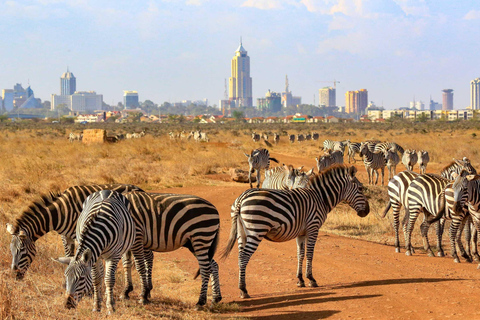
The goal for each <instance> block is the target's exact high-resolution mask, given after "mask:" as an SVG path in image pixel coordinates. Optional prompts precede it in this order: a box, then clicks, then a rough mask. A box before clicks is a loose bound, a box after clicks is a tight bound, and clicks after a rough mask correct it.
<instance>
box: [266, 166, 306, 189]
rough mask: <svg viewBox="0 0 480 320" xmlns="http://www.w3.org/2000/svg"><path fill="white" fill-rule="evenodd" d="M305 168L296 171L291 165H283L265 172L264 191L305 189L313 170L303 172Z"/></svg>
mask: <svg viewBox="0 0 480 320" xmlns="http://www.w3.org/2000/svg"><path fill="white" fill-rule="evenodd" d="M302 168H303V166H302V167H300V168H296V169H294V168H293V166H291V165H288V166H286V165H283V166H279V167H275V168H273V169H270V170H265V179H264V180H263V183H262V188H263V189H281V190H288V189H292V188H294V187H297V188H304V187H306V186H307V183H308V180H309V178H310V176H311V175H312V174H313V168H312V169H311V170H310V171H308V172H306V173H305V172H302V171H301V170H302Z"/></svg>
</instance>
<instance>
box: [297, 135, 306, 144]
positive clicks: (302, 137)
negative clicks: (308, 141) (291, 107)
mask: <svg viewBox="0 0 480 320" xmlns="http://www.w3.org/2000/svg"><path fill="white" fill-rule="evenodd" d="M303 141H305V136H304V135H303V133H299V134H297V142H303Z"/></svg>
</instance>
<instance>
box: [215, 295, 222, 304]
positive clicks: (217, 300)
mask: <svg viewBox="0 0 480 320" xmlns="http://www.w3.org/2000/svg"><path fill="white" fill-rule="evenodd" d="M220 301H222V296H217V297H213V303H219V302H220Z"/></svg>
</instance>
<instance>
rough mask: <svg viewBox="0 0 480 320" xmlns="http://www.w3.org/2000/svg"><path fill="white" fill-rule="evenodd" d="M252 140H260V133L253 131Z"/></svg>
mask: <svg viewBox="0 0 480 320" xmlns="http://www.w3.org/2000/svg"><path fill="white" fill-rule="evenodd" d="M252 140H253V142H258V141H260V135H259V134H258V133H255V132H252Z"/></svg>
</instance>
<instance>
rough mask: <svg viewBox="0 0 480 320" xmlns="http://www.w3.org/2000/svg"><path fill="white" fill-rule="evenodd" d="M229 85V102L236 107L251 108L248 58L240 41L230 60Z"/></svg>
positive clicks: (250, 81)
mask: <svg viewBox="0 0 480 320" xmlns="http://www.w3.org/2000/svg"><path fill="white" fill-rule="evenodd" d="M229 83H230V86H229V95H228V98H229V100H230V101H234V102H235V106H236V107H240V106H242V107H251V106H252V101H253V99H252V78H251V77H250V57H249V56H248V55H247V51H246V50H245V49H244V48H243V46H242V42H241V41H240V46H239V47H238V49H237V51H235V56H234V57H233V58H232V76H231V77H230V78H229Z"/></svg>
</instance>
